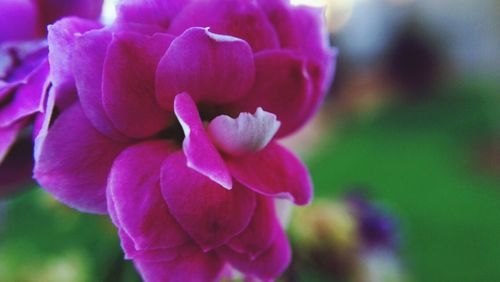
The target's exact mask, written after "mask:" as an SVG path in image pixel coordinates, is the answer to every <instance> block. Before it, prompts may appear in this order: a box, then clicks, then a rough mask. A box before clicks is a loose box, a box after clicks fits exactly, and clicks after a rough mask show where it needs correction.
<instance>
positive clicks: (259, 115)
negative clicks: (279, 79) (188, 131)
mask: <svg viewBox="0 0 500 282" xmlns="http://www.w3.org/2000/svg"><path fill="white" fill-rule="evenodd" d="M280 124H281V123H280V122H279V121H277V120H276V115H274V114H272V113H268V112H266V111H264V110H262V108H257V111H255V114H253V115H252V114H250V113H240V115H239V116H238V117H237V118H235V119H233V118H231V117H230V116H227V115H220V116H218V117H216V118H215V119H213V120H212V121H211V122H210V124H209V125H208V128H207V131H208V134H209V135H210V137H211V139H212V141H213V142H214V143H215V145H216V146H217V147H218V148H219V149H220V150H222V151H223V152H224V153H226V154H229V155H232V156H241V155H245V154H249V153H255V152H258V151H260V150H262V149H264V148H265V147H266V146H267V144H268V143H269V142H270V141H271V140H272V138H273V137H274V134H276V132H277V131H278V129H279V127H280Z"/></svg>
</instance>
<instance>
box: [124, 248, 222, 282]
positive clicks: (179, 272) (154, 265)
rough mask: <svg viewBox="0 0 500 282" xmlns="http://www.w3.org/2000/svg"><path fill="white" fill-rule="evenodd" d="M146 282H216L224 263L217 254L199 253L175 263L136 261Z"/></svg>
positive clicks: (181, 258)
mask: <svg viewBox="0 0 500 282" xmlns="http://www.w3.org/2000/svg"><path fill="white" fill-rule="evenodd" d="M134 264H135V266H136V268H137V269H138V270H139V273H140V274H141V276H142V279H143V280H144V281H145V282H177V281H200V282H201V281H215V280H216V279H217V277H218V276H219V274H220V272H221V270H222V267H223V266H224V262H223V261H222V260H221V259H220V258H219V257H218V256H217V254H215V253H213V252H210V253H203V252H197V253H195V254H193V255H191V256H189V257H180V258H178V259H176V260H173V261H162V262H148V261H143V260H134Z"/></svg>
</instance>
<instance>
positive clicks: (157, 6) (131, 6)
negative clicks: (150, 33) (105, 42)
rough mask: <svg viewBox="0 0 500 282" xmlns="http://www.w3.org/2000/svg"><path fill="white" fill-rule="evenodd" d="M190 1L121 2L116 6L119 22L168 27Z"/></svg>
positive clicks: (134, 0)
mask: <svg viewBox="0 0 500 282" xmlns="http://www.w3.org/2000/svg"><path fill="white" fill-rule="evenodd" d="M189 2H191V0H169V1H162V0H121V1H120V2H119V3H118V6H117V12H118V18H117V20H118V21H120V22H134V23H140V24H148V25H158V26H162V27H168V26H169V25H170V22H171V21H172V18H174V17H175V16H176V14H177V13H178V12H179V11H180V10H182V8H183V7H184V6H186V5H187V4H188V3H189Z"/></svg>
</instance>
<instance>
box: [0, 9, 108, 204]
mask: <svg viewBox="0 0 500 282" xmlns="http://www.w3.org/2000/svg"><path fill="white" fill-rule="evenodd" d="M101 6H102V0H77V1H61V0H38V1H37V0H0V164H2V165H1V166H0V183H1V186H2V187H1V188H2V189H1V191H0V196H3V195H5V194H8V192H10V190H11V189H12V188H17V186H18V184H22V183H25V182H26V181H27V179H31V169H29V167H30V166H31V163H32V156H31V155H30V154H27V153H26V148H27V146H26V143H27V142H28V143H29V142H30V140H31V132H26V130H24V129H25V128H26V127H28V126H29V125H32V124H33V120H34V116H35V115H36V114H37V113H40V112H41V111H42V110H43V104H44V99H45V93H46V90H47V87H48V74H49V66H48V62H47V53H48V49H47V42H46V40H45V38H44V37H45V33H46V26H47V24H49V23H51V22H53V21H55V20H57V19H59V18H60V17H62V16H67V15H79V16H83V17H89V18H96V17H98V16H99V14H100V11H101ZM23 130H24V132H23ZM35 131H36V130H35ZM16 140H21V141H22V142H19V143H17V144H16ZM14 145H15V146H17V147H15V148H12V147H13V146H14ZM9 152H12V154H10V155H9V156H8V153H9ZM14 153H18V154H15V155H14ZM4 159H5V162H4Z"/></svg>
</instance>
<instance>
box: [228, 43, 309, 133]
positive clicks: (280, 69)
mask: <svg viewBox="0 0 500 282" xmlns="http://www.w3.org/2000/svg"><path fill="white" fill-rule="evenodd" d="M255 67H256V77H255V84H254V87H253V89H252V90H251V91H250V93H249V94H248V95H247V96H245V97H244V98H243V99H240V100H239V101H237V102H235V103H234V104H232V105H231V106H229V107H228V108H232V109H233V111H237V112H253V111H255V110H256V109H257V108H258V107H262V108H264V109H265V110H266V111H269V112H272V113H274V114H276V116H277V117H278V120H279V121H281V127H280V130H279V131H278V134H277V135H278V136H280V137H281V136H284V135H287V134H289V133H291V132H293V131H295V130H297V128H299V127H300V126H301V125H303V124H304V123H305V121H306V117H305V115H304V114H305V112H306V110H307V108H308V106H309V104H310V100H311V95H312V85H311V81H310V77H309V74H308V72H307V68H306V63H305V61H304V60H303V59H302V58H301V57H297V56H296V55H294V54H293V53H290V52H287V51H266V52H261V53H259V54H257V55H256V56H255Z"/></svg>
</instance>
